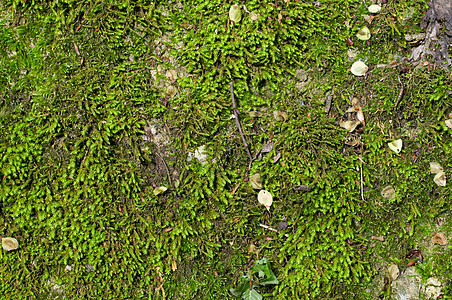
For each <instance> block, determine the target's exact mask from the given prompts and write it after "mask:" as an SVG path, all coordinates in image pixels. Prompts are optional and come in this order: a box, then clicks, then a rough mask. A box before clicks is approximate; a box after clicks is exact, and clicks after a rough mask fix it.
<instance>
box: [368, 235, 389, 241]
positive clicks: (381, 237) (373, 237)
mask: <svg viewBox="0 0 452 300" xmlns="http://www.w3.org/2000/svg"><path fill="white" fill-rule="evenodd" d="M370 238H371V239H372V240H377V241H380V242H384V241H385V238H384V236H382V235H379V236H371V237H370Z"/></svg>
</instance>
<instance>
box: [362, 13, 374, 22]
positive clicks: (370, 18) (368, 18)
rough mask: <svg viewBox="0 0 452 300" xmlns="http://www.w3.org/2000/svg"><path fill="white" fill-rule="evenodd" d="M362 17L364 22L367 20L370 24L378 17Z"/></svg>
mask: <svg viewBox="0 0 452 300" xmlns="http://www.w3.org/2000/svg"><path fill="white" fill-rule="evenodd" d="M362 17H363V18H364V20H366V22H367V23H368V24H370V23H372V21H373V20H374V19H375V18H376V16H369V15H362Z"/></svg>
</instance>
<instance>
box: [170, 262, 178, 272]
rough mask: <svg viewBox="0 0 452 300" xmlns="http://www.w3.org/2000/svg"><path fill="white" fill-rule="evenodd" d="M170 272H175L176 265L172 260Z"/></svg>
mask: <svg viewBox="0 0 452 300" xmlns="http://www.w3.org/2000/svg"><path fill="white" fill-rule="evenodd" d="M171 270H172V271H173V272H174V271H176V270H177V263H176V261H175V260H173V262H172V263H171Z"/></svg>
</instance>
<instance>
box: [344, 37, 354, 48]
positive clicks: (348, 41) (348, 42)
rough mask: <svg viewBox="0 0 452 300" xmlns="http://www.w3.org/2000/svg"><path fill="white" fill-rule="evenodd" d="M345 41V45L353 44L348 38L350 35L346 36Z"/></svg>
mask: <svg viewBox="0 0 452 300" xmlns="http://www.w3.org/2000/svg"><path fill="white" fill-rule="evenodd" d="M345 42H346V43H347V45H349V46H353V41H352V40H351V39H350V37H347V38H346V39H345Z"/></svg>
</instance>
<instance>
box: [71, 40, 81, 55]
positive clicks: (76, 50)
mask: <svg viewBox="0 0 452 300" xmlns="http://www.w3.org/2000/svg"><path fill="white" fill-rule="evenodd" d="M73 44H74V48H75V53H77V55H78V56H80V51H78V47H77V45H76V44H75V43H73Z"/></svg>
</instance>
